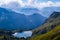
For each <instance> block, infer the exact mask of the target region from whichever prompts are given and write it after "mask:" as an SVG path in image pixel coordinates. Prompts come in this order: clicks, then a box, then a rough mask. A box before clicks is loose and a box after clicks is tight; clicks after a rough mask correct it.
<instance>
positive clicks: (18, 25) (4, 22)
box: [0, 8, 46, 30]
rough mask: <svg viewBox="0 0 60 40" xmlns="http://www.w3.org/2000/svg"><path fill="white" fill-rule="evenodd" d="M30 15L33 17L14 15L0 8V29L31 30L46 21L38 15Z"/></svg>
mask: <svg viewBox="0 0 60 40" xmlns="http://www.w3.org/2000/svg"><path fill="white" fill-rule="evenodd" d="M25 10H26V9H25ZM32 10H33V9H32ZM32 15H33V17H32V16H31V15H29V16H27V15H24V14H21V13H16V12H14V11H12V10H9V9H6V8H0V29H1V28H2V29H6V30H32V29H34V28H36V27H37V26H39V25H41V24H42V23H43V22H44V21H45V19H46V18H45V17H44V16H42V15H39V14H36V16H35V15H34V14H32ZM31 17H32V18H31ZM34 17H36V18H35V19H37V18H41V19H38V20H40V21H38V20H35V19H33V18H34ZM42 19H43V21H42ZM38 22H41V23H38ZM33 23H34V24H33ZM35 25H36V26H35ZM7 27H8V28H7Z"/></svg>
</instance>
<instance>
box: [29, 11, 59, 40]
mask: <svg viewBox="0 0 60 40" xmlns="http://www.w3.org/2000/svg"><path fill="white" fill-rule="evenodd" d="M30 40H60V12H54V13H53V14H51V15H50V17H49V18H48V19H47V20H46V22H45V23H44V24H43V25H42V26H40V27H38V28H37V29H35V30H33V36H32V37H31V38H30Z"/></svg>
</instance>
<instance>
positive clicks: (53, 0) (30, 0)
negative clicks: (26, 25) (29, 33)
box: [0, 0, 60, 8]
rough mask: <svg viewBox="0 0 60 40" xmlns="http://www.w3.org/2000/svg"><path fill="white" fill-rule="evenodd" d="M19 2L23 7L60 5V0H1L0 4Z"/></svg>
mask: <svg viewBox="0 0 60 40" xmlns="http://www.w3.org/2000/svg"><path fill="white" fill-rule="evenodd" d="M14 1H16V2H18V3H19V4H20V5H21V7H25V6H31V7H37V8H44V7H51V6H54V7H60V0H0V6H1V5H2V4H8V3H10V2H14Z"/></svg>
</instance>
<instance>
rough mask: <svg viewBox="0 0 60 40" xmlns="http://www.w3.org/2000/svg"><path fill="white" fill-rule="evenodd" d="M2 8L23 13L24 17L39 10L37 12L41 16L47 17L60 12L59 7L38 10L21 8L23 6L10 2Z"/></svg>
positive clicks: (28, 7)
mask: <svg viewBox="0 0 60 40" xmlns="http://www.w3.org/2000/svg"><path fill="white" fill-rule="evenodd" d="M16 6H17V7H16ZM1 7H3V8H7V9H10V10H13V11H15V12H17V13H22V14H24V15H31V14H34V13H33V12H35V10H37V12H39V14H41V15H43V16H45V17H49V16H50V15H51V14H52V13H53V12H54V11H57V12H59V11H60V7H59V6H50V7H44V8H36V7H31V6H25V7H21V5H20V4H19V3H18V2H10V3H8V4H3V5H1ZM28 9H29V10H28ZM24 10H25V11H24ZM31 10H32V11H31ZM28 11H29V12H28ZM31 12H32V13H31Z"/></svg>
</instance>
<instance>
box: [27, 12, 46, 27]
mask: <svg viewBox="0 0 60 40" xmlns="http://www.w3.org/2000/svg"><path fill="white" fill-rule="evenodd" d="M28 18H29V20H30V21H31V22H32V24H34V25H35V26H39V24H40V25H42V24H43V23H44V22H45V20H46V17H42V15H40V14H37V13H34V14H33V15H30V16H28Z"/></svg>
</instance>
